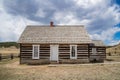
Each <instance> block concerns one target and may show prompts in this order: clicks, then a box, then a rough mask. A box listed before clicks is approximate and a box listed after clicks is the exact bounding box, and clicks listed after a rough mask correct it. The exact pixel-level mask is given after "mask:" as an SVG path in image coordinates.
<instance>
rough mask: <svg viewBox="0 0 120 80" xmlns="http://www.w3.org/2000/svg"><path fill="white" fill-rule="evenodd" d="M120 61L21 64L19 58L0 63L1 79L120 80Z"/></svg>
mask: <svg viewBox="0 0 120 80" xmlns="http://www.w3.org/2000/svg"><path fill="white" fill-rule="evenodd" d="M119 75H120V63H115V64H88V65H81V64H65V66H63V65H58V66H51V65H39V66H38V65H37V66H32V65H19V62H18V59H14V60H13V61H8V62H7V63H6V64H1V65H0V80H120V76H119Z"/></svg>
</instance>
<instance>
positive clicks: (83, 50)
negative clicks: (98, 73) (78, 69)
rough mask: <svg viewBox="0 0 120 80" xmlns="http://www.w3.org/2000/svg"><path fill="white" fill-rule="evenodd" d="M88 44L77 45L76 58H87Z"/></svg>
mask: <svg viewBox="0 0 120 80" xmlns="http://www.w3.org/2000/svg"><path fill="white" fill-rule="evenodd" d="M88 47H89V46H88V45H87V44H86V45H80V44H78V45H77V58H78V59H88V58H89V52H88V50H89V48H88Z"/></svg>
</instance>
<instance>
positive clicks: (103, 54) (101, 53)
mask: <svg viewBox="0 0 120 80" xmlns="http://www.w3.org/2000/svg"><path fill="white" fill-rule="evenodd" d="M92 48H96V50H97V54H96V55H92ZM89 51H90V60H92V59H91V58H92V57H96V58H99V60H100V61H104V60H105V59H106V48H105V47H100V46H94V47H90V48H89Z"/></svg>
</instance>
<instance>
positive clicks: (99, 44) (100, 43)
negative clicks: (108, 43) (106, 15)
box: [92, 40, 105, 46]
mask: <svg viewBox="0 0 120 80" xmlns="http://www.w3.org/2000/svg"><path fill="white" fill-rule="evenodd" d="M92 43H94V45H95V46H105V44H104V43H103V41H101V40H92Z"/></svg>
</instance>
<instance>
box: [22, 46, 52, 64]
mask: <svg viewBox="0 0 120 80" xmlns="http://www.w3.org/2000/svg"><path fill="white" fill-rule="evenodd" d="M36 45H39V44H36ZM39 49H40V50H39V53H40V54H39V59H36V60H35V59H32V44H21V45H20V63H30V64H31V63H32V64H34V63H37V64H39V63H43V62H45V63H46V62H47V63H48V62H49V59H50V45H40V48H39Z"/></svg>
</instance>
